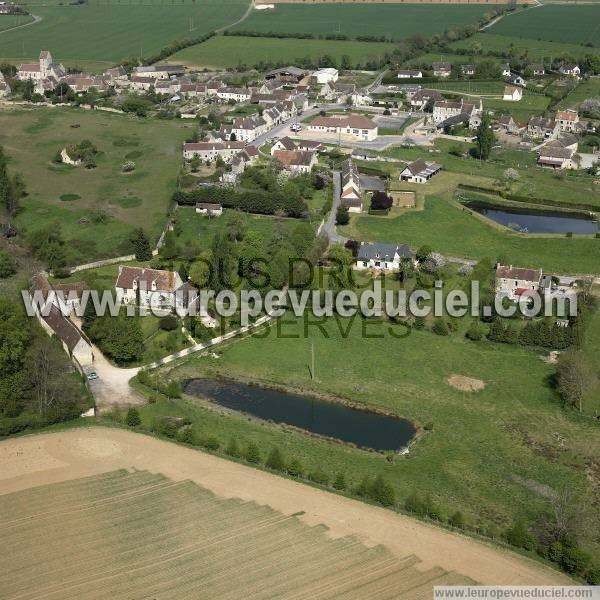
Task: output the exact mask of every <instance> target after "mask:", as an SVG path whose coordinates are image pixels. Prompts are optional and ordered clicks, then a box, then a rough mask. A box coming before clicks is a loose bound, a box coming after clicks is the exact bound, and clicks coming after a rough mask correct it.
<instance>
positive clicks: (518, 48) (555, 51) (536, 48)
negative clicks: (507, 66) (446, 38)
mask: <svg viewBox="0 0 600 600" xmlns="http://www.w3.org/2000/svg"><path fill="white" fill-rule="evenodd" d="M534 14H535V13H534ZM530 17H531V15H530ZM511 18H512V17H511ZM550 31H553V29H550ZM450 46H451V47H452V48H461V49H468V50H473V54H474V55H475V56H474V57H471V58H470V60H473V59H475V60H483V59H485V57H484V56H477V54H478V53H479V52H481V51H483V52H507V51H510V50H511V48H512V49H513V51H514V53H515V56H521V54H522V53H524V52H527V56H528V57H529V60H534V61H543V60H544V59H548V60H550V59H552V58H555V57H557V56H563V55H569V56H573V57H575V58H582V57H584V56H585V55H586V54H600V48H590V47H589V46H581V45H579V44H566V43H561V42H547V41H544V40H538V39H527V37H516V36H514V35H513V36H511V35H508V34H507V35H497V34H496V33H490V32H489V30H486V31H485V32H483V33H482V32H480V33H476V34H475V35H474V36H473V37H470V38H467V39H464V40H459V41H457V42H452V44H450ZM497 60H498V61H499V62H502V59H497Z"/></svg>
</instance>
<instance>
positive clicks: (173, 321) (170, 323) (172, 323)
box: [158, 315, 179, 331]
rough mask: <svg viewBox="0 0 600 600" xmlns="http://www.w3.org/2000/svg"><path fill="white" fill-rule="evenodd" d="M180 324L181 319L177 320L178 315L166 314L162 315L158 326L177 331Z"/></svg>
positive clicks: (164, 329) (165, 329)
mask: <svg viewBox="0 0 600 600" xmlns="http://www.w3.org/2000/svg"><path fill="white" fill-rule="evenodd" d="M178 325H179V321H178V320H177V317H176V316H175V315H165V316H164V317H161V318H160V320H159V321H158V326H159V327H160V328H161V329H162V330H163V331H175V329H177V326H178Z"/></svg>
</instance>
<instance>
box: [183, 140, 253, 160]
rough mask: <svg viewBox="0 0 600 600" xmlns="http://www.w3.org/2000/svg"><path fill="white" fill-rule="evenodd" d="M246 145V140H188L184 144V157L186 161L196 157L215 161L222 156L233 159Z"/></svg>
mask: <svg viewBox="0 0 600 600" xmlns="http://www.w3.org/2000/svg"><path fill="white" fill-rule="evenodd" d="M245 147H246V144H245V142H237V141H236V142H187V143H185V144H183V159H184V160H185V161H186V162H189V161H191V160H192V159H193V158H194V157H196V156H197V157H198V158H199V159H200V160H203V161H205V162H206V161H209V162H213V161H215V160H217V157H219V156H220V157H221V158H222V159H223V160H224V161H225V162H231V160H232V159H233V158H234V156H236V154H238V153H239V152H240V151H242V150H244V148H245Z"/></svg>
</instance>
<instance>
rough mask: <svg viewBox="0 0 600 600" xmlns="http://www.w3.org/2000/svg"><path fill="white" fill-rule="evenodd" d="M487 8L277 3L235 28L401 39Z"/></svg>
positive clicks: (443, 28)
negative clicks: (416, 29)
mask: <svg viewBox="0 0 600 600" xmlns="http://www.w3.org/2000/svg"><path fill="white" fill-rule="evenodd" d="M488 10H489V9H488V7H487V6H484V5H470V6H467V5H459V6H448V5H444V6H439V5H417V4H409V5H402V4H357V5H351V4H311V5H310V6H307V5H301V4H278V5H276V6H275V8H274V9H272V10H268V11H267V10H261V11H254V13H253V14H252V15H251V16H250V18H248V19H247V20H246V21H244V22H243V23H240V24H239V25H237V26H236V27H235V28H234V29H238V30H241V31H259V32H263V33H268V32H277V33H312V34H314V35H315V36H320V35H322V36H325V35H329V34H336V33H339V34H343V35H347V36H348V37H350V38H354V37H357V36H368V35H373V36H382V35H383V36H386V37H388V38H390V39H394V40H399V39H402V38H405V37H408V36H410V35H412V34H413V33H414V32H415V27H417V28H418V31H419V33H420V34H422V35H424V36H430V35H433V34H436V33H442V32H443V31H446V30H447V29H452V28H453V27H457V26H463V25H467V24H469V23H472V22H474V21H477V20H479V19H480V18H481V17H482V16H483V15H484V14H485V13H486V12H487V11H488Z"/></svg>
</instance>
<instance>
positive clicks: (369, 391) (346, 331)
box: [141, 315, 600, 544]
mask: <svg viewBox="0 0 600 600" xmlns="http://www.w3.org/2000/svg"><path fill="white" fill-rule="evenodd" d="M468 324H469V320H468V319H464V320H461V321H460V323H458V328H459V329H458V331H457V332H455V333H453V334H452V335H451V336H448V337H439V336H435V335H434V334H432V333H431V332H430V331H416V330H412V332H409V333H407V332H406V329H405V328H404V327H402V326H401V325H397V324H396V325H394V324H391V323H389V322H385V321H381V320H377V319H366V320H365V319H361V318H356V319H342V318H335V319H324V318H319V319H317V318H315V317H312V316H308V317H306V318H304V319H303V318H296V317H293V316H292V315H286V316H284V317H283V318H282V319H281V321H280V322H279V324H277V325H273V326H271V328H270V329H269V330H266V331H263V332H260V333H258V334H256V335H255V336H253V337H249V338H244V339H242V340H238V341H235V342H232V343H230V344H228V345H226V346H223V347H221V348H220V350H219V353H218V357H212V356H211V355H206V356H204V357H202V356H195V357H191V358H189V359H186V360H185V361H184V362H183V363H181V364H180V365H179V366H176V367H174V368H173V367H171V368H166V369H163V370H162V371H161V376H164V377H175V378H177V379H181V380H185V379H187V378H190V377H214V376H223V377H230V378H231V377H233V378H236V379H242V380H250V381H254V382H258V383H263V384H265V385H274V386H284V387H286V388H292V389H296V390H302V392H304V393H311V392H312V393H315V394H318V395H321V396H325V397H327V396H329V397H331V396H334V397H337V398H342V399H347V400H350V401H352V402H353V403H355V404H358V405H361V406H364V407H366V408H369V407H371V408H376V409H380V410H384V411H387V412H388V413H392V414H395V415H398V416H402V417H406V418H408V419H410V420H412V421H413V422H414V423H416V424H417V425H418V426H419V428H420V429H419V431H420V436H419V438H418V439H417V441H416V442H415V443H414V445H412V446H411V449H410V453H409V454H408V455H407V456H406V457H395V458H393V459H389V460H386V458H385V457H384V456H382V455H381V454H378V453H374V452H367V451H363V450H358V449H356V448H352V447H349V446H347V445H341V444H335V443H330V442H326V441H323V440H320V439H317V438H315V437H313V436H309V435H306V434H303V433H299V432H297V431H295V430H292V429H291V428H289V427H288V428H286V427H282V426H276V425H272V424H266V423H261V422H258V421H255V420H254V419H248V418H247V417H245V416H242V415H240V414H236V413H225V414H224V413H222V411H217V410H214V409H212V408H209V407H207V405H206V404H205V403H204V402H202V401H201V400H197V399H193V398H189V397H184V399H182V400H177V401H167V400H166V399H162V400H158V401H157V402H156V403H154V404H152V405H149V406H145V407H143V408H142V409H141V412H142V420H143V421H144V423H145V424H146V425H147V426H149V425H150V424H151V423H152V420H153V419H154V418H155V417H156V416H158V415H173V416H180V417H185V418H188V419H189V420H190V421H191V422H192V427H193V428H194V430H195V431H196V433H197V434H198V435H214V436H216V437H217V439H219V440H220V441H221V443H222V444H224V445H226V444H227V443H228V440H230V439H231V438H235V439H236V440H238V442H239V443H240V444H241V445H242V446H243V445H244V443H247V442H249V441H252V442H254V443H256V444H257V445H258V446H259V448H260V449H261V453H262V455H263V457H264V456H265V455H266V453H267V452H268V451H269V449H270V448H271V447H273V446H277V447H279V448H280V449H281V450H282V452H283V453H284V456H286V457H289V458H297V459H299V460H300V462H301V463H302V465H303V467H304V469H305V470H306V471H307V472H310V471H312V470H315V469H321V470H324V471H325V473H326V474H327V475H328V476H329V477H330V478H332V477H334V476H335V474H336V473H339V472H344V473H345V474H346V480H347V481H348V485H349V486H350V487H354V486H355V485H356V484H357V483H358V482H360V480H361V479H362V478H363V476H365V475H369V476H375V475H378V474H381V475H383V476H384V477H385V478H386V479H387V480H388V481H390V483H391V484H392V485H393V486H394V488H395V490H396V495H397V497H398V498H399V500H400V502H401V503H402V502H403V501H404V500H405V499H406V498H407V497H408V496H409V495H410V494H411V493H413V492H417V493H419V494H423V495H425V494H430V495H431V497H432V499H433V501H434V503H435V504H436V505H437V506H439V507H440V512H441V514H442V515H443V517H442V518H447V516H449V515H450V514H452V512H453V511H455V510H460V511H462V512H463V514H465V516H466V519H467V522H468V523H469V524H470V525H471V526H474V527H477V528H479V530H480V531H482V532H485V533H486V534H488V535H491V536H492V537H497V536H498V533H499V531H500V530H501V529H502V528H504V527H505V526H506V525H507V524H509V523H511V522H512V521H513V520H514V519H518V518H524V519H526V520H531V519H533V518H535V515H536V514H538V513H539V512H540V511H542V510H545V507H546V506H547V504H546V499H545V498H544V497H543V496H542V495H541V494H540V493H539V492H538V490H539V489H540V488H542V487H543V486H544V485H548V486H550V487H551V488H553V489H562V488H563V486H568V487H570V489H572V490H574V491H575V493H576V494H577V495H579V494H582V495H584V496H585V495H586V494H587V493H588V492H589V489H590V482H589V481H588V480H587V478H586V473H585V464H586V461H588V460H593V458H592V457H594V456H595V455H597V452H598V449H599V448H600V436H598V430H597V427H596V426H595V424H594V423H593V421H592V420H591V419H586V418H584V417H581V416H579V415H578V414H576V413H574V412H572V411H569V410H565V409H563V408H562V407H561V406H560V403H559V402H558V399H557V396H556V393H555V392H554V391H553V389H552V388H551V387H550V385H549V381H550V379H551V376H552V373H553V367H552V366H551V365H548V364H546V363H545V362H544V361H542V360H540V357H539V356H538V355H536V353H534V352H531V351H528V350H524V349H522V348H518V347H514V346H506V345H501V344H495V343H492V342H487V341H482V342H475V343H473V342H470V341H468V340H466V339H465V338H464V328H465V327H467V326H468ZM311 347H314V353H315V366H316V368H315V378H314V379H313V378H311V375H310V369H309V365H310V361H311V358H310V357H311ZM453 374H460V375H464V376H468V377H472V378H475V379H478V380H480V381H482V382H484V383H485V388H484V389H483V390H481V391H479V392H477V393H469V392H465V391H460V390H458V389H455V388H453V387H452V386H450V385H449V384H448V383H447V379H448V377H450V376H451V375H453ZM559 439H560V442H559V441H558V440H559ZM589 542H590V544H593V543H594V542H593V541H591V540H589Z"/></svg>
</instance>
